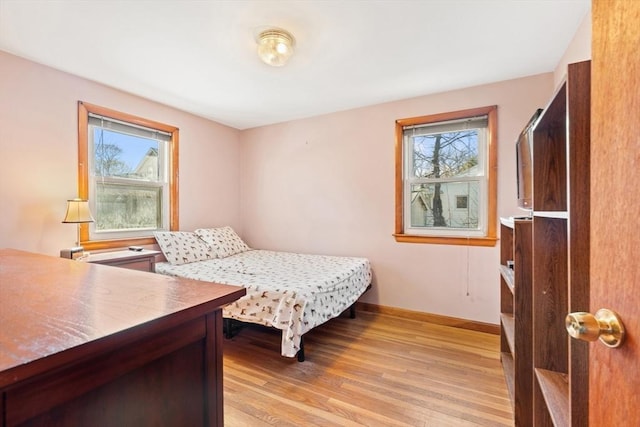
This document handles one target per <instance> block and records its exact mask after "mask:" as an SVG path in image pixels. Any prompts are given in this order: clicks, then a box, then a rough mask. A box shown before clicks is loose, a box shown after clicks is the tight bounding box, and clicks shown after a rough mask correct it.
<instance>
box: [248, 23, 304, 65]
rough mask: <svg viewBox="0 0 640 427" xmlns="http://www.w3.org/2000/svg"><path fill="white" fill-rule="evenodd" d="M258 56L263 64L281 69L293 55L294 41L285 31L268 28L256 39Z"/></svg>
mask: <svg viewBox="0 0 640 427" xmlns="http://www.w3.org/2000/svg"><path fill="white" fill-rule="evenodd" d="M257 42H258V56H259V57H260V59H262V61H263V62H264V63H265V64H268V65H271V66H273V67H282V66H283V65H284V64H286V62H287V60H288V59H289V57H290V56H291V55H292V54H293V48H294V46H295V44H296V40H295V39H294V38H293V36H292V35H291V34H290V33H288V32H287V31H285V30H282V29H279V28H270V29H268V30H265V31H262V32H261V33H260V34H259V35H258V37H257Z"/></svg>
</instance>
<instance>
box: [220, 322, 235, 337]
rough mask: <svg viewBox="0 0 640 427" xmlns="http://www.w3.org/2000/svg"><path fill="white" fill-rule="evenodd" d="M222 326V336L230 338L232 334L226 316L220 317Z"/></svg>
mask: <svg viewBox="0 0 640 427" xmlns="http://www.w3.org/2000/svg"><path fill="white" fill-rule="evenodd" d="M222 326H223V329H224V337H225V338H226V339H231V337H232V336H233V334H232V333H231V319H227V318H226V317H225V318H223V319H222Z"/></svg>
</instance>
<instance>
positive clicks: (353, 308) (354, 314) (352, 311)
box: [349, 304, 356, 319]
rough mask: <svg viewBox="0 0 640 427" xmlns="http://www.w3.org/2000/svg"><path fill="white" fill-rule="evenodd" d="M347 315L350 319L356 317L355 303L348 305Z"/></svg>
mask: <svg viewBox="0 0 640 427" xmlns="http://www.w3.org/2000/svg"><path fill="white" fill-rule="evenodd" d="M349 317H350V318H351V319H355V318H356V305H355V304H351V307H349Z"/></svg>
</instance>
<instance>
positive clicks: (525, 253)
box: [500, 218, 533, 426]
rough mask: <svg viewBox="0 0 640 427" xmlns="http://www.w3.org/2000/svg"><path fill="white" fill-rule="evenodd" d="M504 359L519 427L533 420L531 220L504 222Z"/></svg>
mask: <svg viewBox="0 0 640 427" xmlns="http://www.w3.org/2000/svg"><path fill="white" fill-rule="evenodd" d="M500 224H501V225H500V332H501V333H500V352H501V355H500V359H501V361H502V366H503V368H504V373H505V380H506V382H507V388H508V390H509V396H510V397H511V402H512V403H513V414H514V420H515V424H516V425H518V426H530V425H532V420H533V412H532V410H533V407H532V399H533V363H532V348H531V346H532V289H531V262H532V256H531V250H532V241H531V238H532V227H531V224H532V221H531V219H524V218H522V219H512V218H511V219H509V218H502V219H501V220H500Z"/></svg>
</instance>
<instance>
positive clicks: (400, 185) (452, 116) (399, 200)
mask: <svg viewBox="0 0 640 427" xmlns="http://www.w3.org/2000/svg"><path fill="white" fill-rule="evenodd" d="M482 115H486V116H487V121H488V125H487V160H488V166H487V209H488V212H487V231H486V234H485V235H484V236H480V237H477V236H469V237H466V236H460V237H458V236H425V235H415V234H405V233H404V176H403V167H404V161H403V159H404V144H403V128H404V127H405V126H415V125H422V124H430V123H437V122H446V121H450V120H459V119H465V118H469V117H475V116H482ZM497 134H498V107H497V106H495V105H492V106H488V107H479V108H471V109H467V110H459V111H453V112H449V113H439V114H432V115H428V116H420V117H412V118H408V119H399V120H396V145H395V168H396V175H395V191H396V198H395V216H396V221H395V233H394V234H393V236H394V237H395V239H396V241H397V242H403V243H431V244H444V245H464V246H495V245H496V242H497V241H498V238H497V203H498V202H497V199H498V182H497V181H498V147H497V145H498V138H497Z"/></svg>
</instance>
